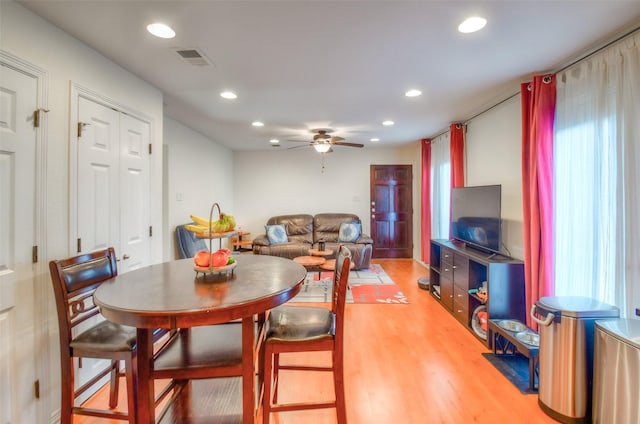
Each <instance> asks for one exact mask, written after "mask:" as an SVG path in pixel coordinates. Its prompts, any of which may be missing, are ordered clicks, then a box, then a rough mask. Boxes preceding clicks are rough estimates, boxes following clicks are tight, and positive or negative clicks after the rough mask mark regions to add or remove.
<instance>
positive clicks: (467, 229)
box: [451, 185, 502, 253]
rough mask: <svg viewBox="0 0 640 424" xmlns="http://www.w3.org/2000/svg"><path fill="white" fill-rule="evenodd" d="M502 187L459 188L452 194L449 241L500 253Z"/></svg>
mask: <svg viewBox="0 0 640 424" xmlns="http://www.w3.org/2000/svg"><path fill="white" fill-rule="evenodd" d="M501 195H502V186H500V185H487V186H475V187H458V188H454V189H453V190H452V192H451V237H452V238H453V239H455V240H459V241H461V242H464V243H466V244H469V245H471V247H476V248H479V249H481V250H485V251H489V252H493V253H500V236H501V234H500V233H501V231H500V230H501V225H500V224H501V222H500V207H501Z"/></svg>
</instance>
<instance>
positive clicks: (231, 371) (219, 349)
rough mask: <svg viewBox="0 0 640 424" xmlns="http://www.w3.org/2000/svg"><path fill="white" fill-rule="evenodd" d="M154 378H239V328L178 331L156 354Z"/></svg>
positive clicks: (220, 327)
mask: <svg viewBox="0 0 640 424" xmlns="http://www.w3.org/2000/svg"><path fill="white" fill-rule="evenodd" d="M154 374H155V378H178V379H180V378H188V379H193V378H195V379H197V378H214V377H222V376H238V375H242V324H241V323H240V322H237V323H230V324H219V325H209V326H203V327H193V328H191V329H190V330H187V331H179V332H178V334H177V335H176V337H175V338H174V339H173V340H172V341H171V342H170V343H169V344H168V345H167V346H166V348H165V349H163V350H162V351H160V352H159V353H158V356H157V357H156V359H155V362H154Z"/></svg>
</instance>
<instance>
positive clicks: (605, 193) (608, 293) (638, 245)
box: [554, 32, 640, 317]
mask: <svg viewBox="0 0 640 424" xmlns="http://www.w3.org/2000/svg"><path fill="white" fill-rule="evenodd" d="M557 77H558V78H557V101H556V120H555V135H554V138H555V141H554V144H555V148H554V180H555V181H554V184H555V187H554V188H555V194H554V196H555V198H554V206H555V211H554V213H555V225H554V226H555V240H554V242H555V256H556V257H555V264H556V267H555V294H556V295H557V296H566V295H573V296H587V297H592V298H595V299H598V300H600V301H602V302H606V303H609V304H613V305H616V306H618V307H619V308H620V314H621V316H622V317H634V316H635V308H638V307H640V196H639V191H640V171H639V169H638V168H639V167H640V32H636V33H635V34H633V35H631V36H629V37H627V38H625V39H623V40H621V41H619V42H617V43H616V44H614V45H612V46H609V47H607V48H606V49H605V50H603V51H601V52H599V53H597V54H595V55H593V56H592V57H590V58H588V59H586V60H583V61H581V62H580V63H578V64H576V65H575V66H572V67H571V68H569V69H567V70H565V71H563V72H562V73H560V74H558V76H557Z"/></svg>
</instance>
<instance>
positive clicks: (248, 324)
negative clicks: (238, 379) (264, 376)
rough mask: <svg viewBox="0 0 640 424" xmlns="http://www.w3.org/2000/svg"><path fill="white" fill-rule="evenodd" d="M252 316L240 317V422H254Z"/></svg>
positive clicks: (254, 391) (254, 382) (254, 389)
mask: <svg viewBox="0 0 640 424" xmlns="http://www.w3.org/2000/svg"><path fill="white" fill-rule="evenodd" d="M254 341H255V334H254V328H253V316H249V317H244V318H242V422H243V424H253V423H254V422H255V410H256V408H255V406H256V379H255V371H254V363H255V356H254V351H255V349H254V346H255V343H254Z"/></svg>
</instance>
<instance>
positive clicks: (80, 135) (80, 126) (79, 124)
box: [78, 121, 91, 138]
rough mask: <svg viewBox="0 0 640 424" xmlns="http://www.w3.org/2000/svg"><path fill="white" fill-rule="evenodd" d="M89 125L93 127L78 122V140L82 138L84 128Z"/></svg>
mask: <svg viewBox="0 0 640 424" xmlns="http://www.w3.org/2000/svg"><path fill="white" fill-rule="evenodd" d="M87 125H91V124H89V123H86V122H80V121H78V138H80V137H82V130H83V129H84V127H86V126H87Z"/></svg>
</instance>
